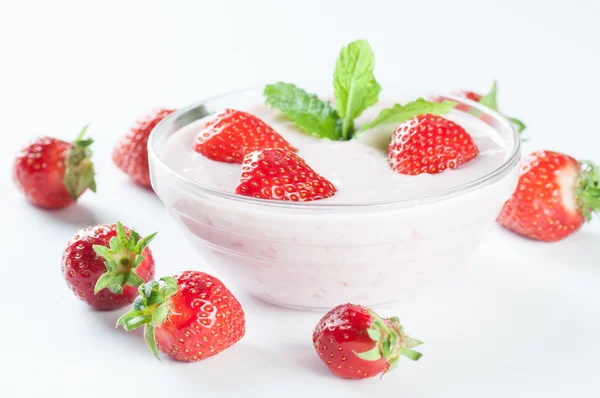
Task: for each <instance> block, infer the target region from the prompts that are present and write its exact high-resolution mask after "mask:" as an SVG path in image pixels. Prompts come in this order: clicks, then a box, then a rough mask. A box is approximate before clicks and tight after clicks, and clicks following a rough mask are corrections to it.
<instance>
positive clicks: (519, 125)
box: [479, 80, 527, 133]
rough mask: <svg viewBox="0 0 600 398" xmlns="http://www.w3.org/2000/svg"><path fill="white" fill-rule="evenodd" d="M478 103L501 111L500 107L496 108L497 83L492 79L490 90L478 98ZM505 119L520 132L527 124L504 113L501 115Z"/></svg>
mask: <svg viewBox="0 0 600 398" xmlns="http://www.w3.org/2000/svg"><path fill="white" fill-rule="evenodd" d="M479 103H480V104H481V105H485V106H487V107H488V108H490V109H492V110H494V111H496V112H498V113H501V112H500V109H499V108H498V83H497V82H496V81H495V80H494V84H492V88H491V90H490V92H489V93H487V94H486V95H484V96H483V97H481V99H480V100H479ZM503 116H504V117H505V118H506V119H508V121H509V122H510V123H512V125H513V126H514V127H515V128H516V129H517V131H518V132H519V133H522V132H523V131H524V130H525V129H526V128H527V126H526V125H525V123H523V122H522V121H520V120H519V119H516V118H514V117H508V116H506V115H503Z"/></svg>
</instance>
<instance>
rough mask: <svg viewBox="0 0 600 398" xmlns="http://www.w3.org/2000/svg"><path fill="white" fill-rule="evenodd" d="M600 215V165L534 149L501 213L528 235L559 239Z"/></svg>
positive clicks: (510, 226) (508, 224)
mask: <svg viewBox="0 0 600 398" xmlns="http://www.w3.org/2000/svg"><path fill="white" fill-rule="evenodd" d="M594 213H595V214H600V167H598V166H597V165H595V164H594V163H592V162H589V161H581V162H578V161H577V160H576V159H574V158H572V157H571V156H568V155H565V154H562V153H558V152H552V151H539V152H534V153H532V154H531V155H529V156H528V157H526V158H525V159H523V162H522V165H521V176H520V177H519V185H518V186H517V189H516V191H515V192H514V193H513V196H512V197H511V198H510V199H509V200H508V201H507V202H506V203H505V204H504V207H503V209H502V212H501V213H500V215H499V216H498V219H497V221H498V223H500V225H502V226H503V227H505V228H507V229H509V230H511V231H513V232H516V233H518V234H519V235H523V236H525V237H528V238H531V239H536V240H540V241H543V242H556V241H559V240H562V239H564V238H566V237H567V236H569V235H571V234H573V233H574V232H576V231H577V230H579V229H580V228H581V227H582V226H583V224H585V221H586V220H587V221H589V220H591V218H592V215H593V214H594Z"/></svg>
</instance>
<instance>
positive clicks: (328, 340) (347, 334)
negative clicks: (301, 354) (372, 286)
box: [313, 304, 422, 379]
mask: <svg viewBox="0 0 600 398" xmlns="http://www.w3.org/2000/svg"><path fill="white" fill-rule="evenodd" d="M421 344H422V342H421V341H419V340H417V339H414V338H412V337H409V336H407V335H406V333H405V332H404V329H403V328H402V326H401V325H400V322H399V320H398V318H396V317H392V318H388V319H383V318H381V317H380V316H379V315H377V314H376V313H375V312H373V311H372V310H370V309H368V308H365V307H363V306H360V305H355V304H343V305H340V306H337V307H335V308H334V309H332V310H331V311H329V312H328V313H327V314H326V315H325V316H324V317H323V318H322V319H321V320H320V321H319V323H318V324H317V326H316V328H315V330H314V332H313V345H314V348H315V350H316V352H317V354H318V355H319V357H320V358H321V360H322V361H323V362H325V364H326V365H327V367H328V368H329V370H331V372H332V373H333V374H335V375H336V376H339V377H343V378H350V379H364V378H368V377H373V376H375V375H377V374H380V373H385V372H388V371H389V370H391V369H394V368H395V367H397V365H398V360H399V359H400V357H401V356H405V357H407V358H409V359H411V360H414V361H416V360H418V359H419V358H421V356H422V354H421V353H419V352H417V351H414V350H413V348H415V347H417V346H419V345H421Z"/></svg>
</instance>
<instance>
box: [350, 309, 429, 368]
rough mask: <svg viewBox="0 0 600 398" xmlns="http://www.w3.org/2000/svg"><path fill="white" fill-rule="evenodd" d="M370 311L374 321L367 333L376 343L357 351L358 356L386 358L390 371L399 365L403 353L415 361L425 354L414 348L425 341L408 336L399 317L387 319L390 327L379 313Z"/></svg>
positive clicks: (372, 359) (369, 359) (375, 358)
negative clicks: (364, 349) (367, 349)
mask: <svg viewBox="0 0 600 398" xmlns="http://www.w3.org/2000/svg"><path fill="white" fill-rule="evenodd" d="M368 313H369V315H370V316H371V318H372V319H373V323H372V324H371V327H370V328H369V329H368V330H367V333H368V335H369V337H370V338H371V339H372V340H373V341H375V342H376V344H375V347H373V348H372V349H370V350H369V351H365V352H360V353H359V352H355V353H354V354H355V355H356V356H357V357H359V358H361V359H363V360H365V361H378V360H380V359H382V358H384V359H385V360H386V361H387V362H388V363H389V364H390V368H389V369H388V371H389V370H392V369H394V368H395V367H396V366H397V365H398V360H399V358H400V356H402V355H404V356H405V357H407V358H408V359H411V360H413V361H417V360H419V358H421V357H422V356H423V354H421V353H420V352H417V351H415V350H413V348H415V347H417V346H419V345H421V344H423V342H422V341H420V340H417V339H415V338H412V337H410V336H407V335H406V333H404V329H403V328H402V325H401V324H400V320H399V319H398V318H397V317H392V318H388V319H387V322H389V323H390V324H391V325H392V327H389V326H388V324H387V323H386V321H384V320H383V319H382V318H381V317H380V316H379V315H377V314H376V313H374V312H373V311H371V310H368Z"/></svg>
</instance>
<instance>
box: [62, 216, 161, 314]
mask: <svg viewBox="0 0 600 398" xmlns="http://www.w3.org/2000/svg"><path fill="white" fill-rule="evenodd" d="M128 233H129V235H128ZM154 235H155V234H152V235H149V236H147V237H146V238H143V239H140V236H139V234H138V233H137V232H136V231H134V230H129V229H128V228H126V227H124V226H123V225H122V224H121V223H117V224H110V225H109V224H100V225H96V226H94V227H90V228H86V229H83V230H81V231H79V232H77V233H76V234H75V236H74V237H73V238H72V239H71V240H70V241H69V243H68V244H67V246H66V248H65V250H64V252H63V257H62V274H63V276H64V278H65V280H66V281H67V285H68V286H69V287H70V288H71V290H73V293H75V295H76V296H77V297H79V298H80V299H81V300H82V301H84V302H86V303H87V304H89V305H90V306H92V307H94V308H96V309H99V310H112V309H116V308H120V307H123V306H125V305H128V304H131V303H132V302H133V300H134V299H135V297H136V295H137V286H139V285H140V284H141V283H143V282H148V281H150V280H152V279H153V278H154V258H153V257H152V252H151V251H150V248H149V247H147V246H148V244H149V243H150V241H151V240H152V238H153V237H154Z"/></svg>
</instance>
